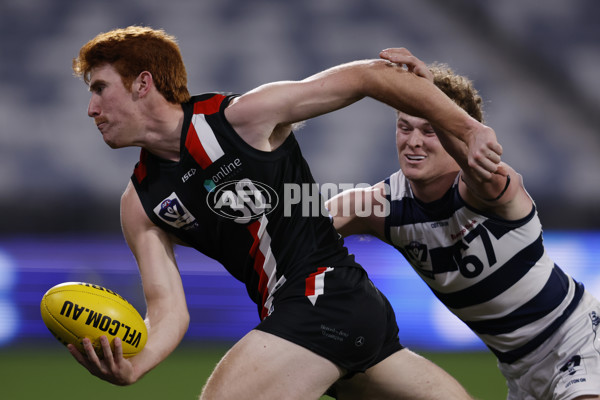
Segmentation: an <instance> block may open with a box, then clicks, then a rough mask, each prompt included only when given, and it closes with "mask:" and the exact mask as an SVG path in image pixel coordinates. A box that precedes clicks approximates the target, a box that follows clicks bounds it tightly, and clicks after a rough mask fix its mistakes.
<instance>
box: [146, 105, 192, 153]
mask: <svg viewBox="0 0 600 400" xmlns="http://www.w3.org/2000/svg"><path fill="white" fill-rule="evenodd" d="M182 126H183V110H182V108H181V106H180V105H178V104H169V105H168V106H167V107H166V108H165V107H163V108H162V109H161V110H156V112H154V113H152V114H151V115H150V116H149V117H148V125H147V129H146V131H145V132H144V135H143V138H142V140H141V143H140V147H144V148H145V149H146V150H148V151H149V152H151V153H152V154H154V155H156V156H158V157H160V158H164V159H165V160H170V161H179V157H180V150H181V149H180V147H181V146H180V143H181V130H182Z"/></svg>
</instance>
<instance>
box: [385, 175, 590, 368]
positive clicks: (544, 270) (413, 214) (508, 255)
mask: <svg viewBox="0 0 600 400" xmlns="http://www.w3.org/2000/svg"><path fill="white" fill-rule="evenodd" d="M386 183H387V184H388V185H389V193H388V200H389V202H390V205H391V212H390V215H389V216H388V217H386V221H385V234H386V238H387V240H388V241H389V242H390V243H392V244H393V245H394V247H396V248H397V249H398V250H399V251H400V252H401V253H402V254H403V255H404V256H405V257H406V259H407V261H408V262H409V263H410V264H411V265H412V267H413V268H414V269H415V271H416V272H417V273H418V274H419V275H420V276H421V278H422V279H423V280H424V281H425V282H426V283H427V285H429V287H430V288H431V290H432V291H433V293H434V294H435V295H436V296H437V297H438V298H439V299H440V300H441V301H442V302H443V303H444V304H445V305H446V307H448V308H449V309H450V311H452V312H453V313H454V314H456V315H457V316H458V317H459V318H460V319H461V320H463V321H464V322H465V323H466V324H467V325H468V326H469V327H470V328H471V329H472V330H473V331H474V332H475V333H476V334H477V335H479V337H480V338H481V339H482V340H483V341H484V342H485V343H486V344H487V345H488V347H490V349H491V350H492V351H494V353H495V354H496V355H497V356H498V358H499V359H500V361H503V362H512V361H514V360H516V359H518V358H519V357H521V356H523V355H524V354H527V352H530V351H531V350H532V349H533V348H535V347H536V346H538V345H539V344H540V343H541V342H543V341H544V340H545V338H547V337H548V336H549V335H550V334H551V333H552V331H554V330H555V329H556V328H557V327H558V326H559V325H560V324H561V323H562V322H563V321H564V320H565V319H566V318H567V317H568V316H569V315H570V313H571V312H572V310H573V308H574V307H575V306H576V305H577V303H578V302H579V300H580V299H581V296H582V294H583V285H581V284H580V283H577V282H575V281H573V279H572V278H570V277H569V276H567V275H566V274H565V273H564V272H563V271H562V270H561V269H560V268H559V267H558V266H556V265H555V264H554V261H553V260H552V259H551V258H550V257H549V256H548V254H547V253H546V251H545V249H544V245H543V236H542V226H541V223H540V220H539V218H538V216H537V211H536V209H535V207H533V208H532V210H531V213H530V214H529V215H528V216H527V217H525V218H523V219H521V220H519V221H506V220H502V219H499V218H497V217H494V216H491V215H485V214H484V213H481V212H479V211H477V210H475V209H473V208H470V207H469V206H467V205H466V204H465V203H464V201H463V200H462V198H461V197H460V194H459V192H458V176H457V179H456V180H455V182H454V184H453V186H452V188H451V189H450V190H449V191H448V192H447V193H446V194H445V195H444V196H443V197H442V198H441V199H440V200H437V201H434V202H431V203H423V202H421V201H419V200H417V199H416V198H414V196H413V194H412V190H411V188H410V184H409V182H408V180H407V179H406V178H405V177H404V175H403V174H402V172H401V171H398V172H396V173H395V174H393V175H392V176H391V177H390V178H388V179H387V180H386Z"/></svg>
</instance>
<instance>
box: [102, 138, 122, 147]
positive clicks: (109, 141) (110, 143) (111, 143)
mask: <svg viewBox="0 0 600 400" xmlns="http://www.w3.org/2000/svg"><path fill="white" fill-rule="evenodd" d="M102 138H103V139H104V143H106V144H107V145H108V147H110V148H111V149H120V148H122V147H124V146H123V145H122V144H119V142H118V141H116V140H114V139H112V138H110V137H108V136H106V135H102Z"/></svg>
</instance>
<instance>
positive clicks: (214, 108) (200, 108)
mask: <svg viewBox="0 0 600 400" xmlns="http://www.w3.org/2000/svg"><path fill="white" fill-rule="evenodd" d="M224 98H225V96H224V95H222V94H217V95H214V96H213V97H211V98H210V99H208V100H204V101H199V102H197V103H195V104H194V114H214V113H216V112H218V111H219V108H220V107H221V103H222V102H223V99H224Z"/></svg>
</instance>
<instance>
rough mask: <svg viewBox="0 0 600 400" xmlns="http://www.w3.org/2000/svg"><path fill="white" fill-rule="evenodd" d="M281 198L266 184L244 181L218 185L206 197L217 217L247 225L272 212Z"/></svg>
mask: <svg viewBox="0 0 600 400" xmlns="http://www.w3.org/2000/svg"><path fill="white" fill-rule="evenodd" d="M278 201H279V197H278V196H277V192H275V190H274V189H273V188H271V187H270V186H267V185H265V184H264V183H261V182H257V181H252V180H250V179H242V180H239V181H230V182H225V183H222V184H220V185H217V186H216V187H215V188H214V189H213V190H211V191H210V192H209V193H208V194H207V196H206V203H207V205H208V207H209V208H210V209H211V210H212V211H213V212H214V213H215V214H217V215H219V216H221V217H224V218H228V219H232V220H233V221H235V222H237V223H238V224H246V223H248V222H250V221H252V220H255V219H258V218H260V217H261V216H262V215H266V214H269V213H270V212H272V211H273V210H274V209H275V207H277V203H278Z"/></svg>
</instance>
